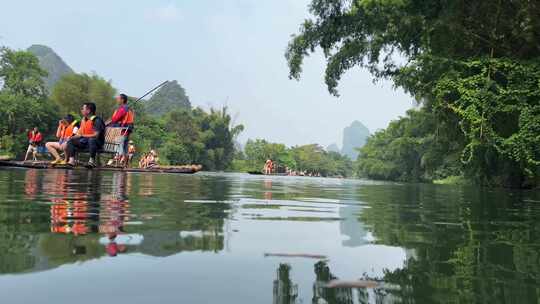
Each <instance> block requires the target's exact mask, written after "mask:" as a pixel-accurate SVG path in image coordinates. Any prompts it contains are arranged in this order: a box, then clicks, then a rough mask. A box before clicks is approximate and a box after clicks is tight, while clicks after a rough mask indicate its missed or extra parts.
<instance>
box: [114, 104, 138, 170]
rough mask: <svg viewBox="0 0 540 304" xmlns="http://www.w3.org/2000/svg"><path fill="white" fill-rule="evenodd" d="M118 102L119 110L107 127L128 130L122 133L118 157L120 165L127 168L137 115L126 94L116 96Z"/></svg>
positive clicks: (115, 112)
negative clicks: (131, 136)
mask: <svg viewBox="0 0 540 304" xmlns="http://www.w3.org/2000/svg"><path fill="white" fill-rule="evenodd" d="M116 102H117V103H118V109H116V110H115V111H114V113H113V115H112V118H111V119H110V120H109V121H108V122H107V127H121V128H126V130H123V131H122V133H121V135H122V136H121V137H120V140H119V144H120V145H119V148H118V151H117V152H118V156H119V157H120V164H121V165H122V166H123V167H126V166H127V164H128V153H129V151H128V150H129V148H128V143H129V135H130V134H131V132H132V131H133V122H134V120H135V115H134V113H133V111H132V110H131V109H130V108H129V107H128V104H127V103H128V97H127V95H126V94H120V95H118V96H116Z"/></svg>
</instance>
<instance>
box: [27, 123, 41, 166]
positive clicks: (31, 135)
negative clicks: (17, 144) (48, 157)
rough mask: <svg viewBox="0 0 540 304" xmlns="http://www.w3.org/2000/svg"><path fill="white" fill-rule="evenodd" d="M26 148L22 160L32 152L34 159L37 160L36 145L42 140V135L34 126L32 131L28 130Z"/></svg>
mask: <svg viewBox="0 0 540 304" xmlns="http://www.w3.org/2000/svg"><path fill="white" fill-rule="evenodd" d="M27 136H28V149H27V150H26V155H25V156H24V161H26V160H27V159H28V155H29V154H30V153H32V157H33V159H34V160H37V153H38V146H39V144H40V143H41V141H43V135H41V133H40V132H39V130H38V128H37V127H34V129H32V131H30V132H28V134H27Z"/></svg>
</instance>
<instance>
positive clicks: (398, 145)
mask: <svg viewBox="0 0 540 304" xmlns="http://www.w3.org/2000/svg"><path fill="white" fill-rule="evenodd" d="M310 8H311V12H312V13H313V15H314V16H315V18H314V19H313V20H306V22H305V23H304V24H303V26H302V29H301V33H300V34H299V35H296V36H294V37H293V40H292V41H291V43H290V44H289V48H288V50H287V53H286V58H287V60H288V63H289V67H290V71H291V77H294V78H299V76H300V73H301V71H302V61H303V58H304V57H305V56H307V55H308V54H309V52H314V51H315V49H316V47H321V48H322V49H323V51H324V53H325V55H326V57H327V61H328V65H327V69H326V83H327V85H328V89H329V90H330V92H331V93H333V94H335V95H337V90H336V87H337V85H338V82H339V80H340V78H341V76H342V75H343V73H345V72H346V71H347V70H348V69H350V68H352V67H353V66H357V65H359V66H362V67H366V68H368V69H369V70H370V71H371V72H372V74H373V75H374V77H376V78H390V79H392V80H393V81H394V83H395V85H396V86H399V87H401V88H403V89H405V90H406V91H407V92H409V93H411V94H412V95H413V96H414V97H415V98H416V100H418V101H419V102H420V103H421V108H420V109H419V112H422V113H421V114H418V115H415V114H412V115H409V116H408V117H406V118H403V119H401V120H400V122H398V123H396V124H394V125H393V126H392V125H391V126H390V127H389V130H386V131H384V132H380V133H379V134H377V135H375V136H373V138H372V139H371V141H374V142H373V143H371V144H369V143H368V146H369V147H366V148H365V149H364V151H363V154H362V155H366V157H368V158H369V159H366V160H364V161H362V160H361V161H360V166H359V168H360V169H361V170H362V171H363V173H364V174H366V175H367V176H369V177H380V178H390V179H396V178H397V179H410V178H411V177H412V178H418V177H422V178H427V179H430V178H432V177H435V176H436V175H437V174H443V175H444V171H445V170H447V169H448V168H447V167H448V162H449V161H453V164H452V165H451V167H452V168H450V169H449V170H448V174H455V173H457V174H460V175H465V176H467V177H469V178H472V179H474V180H476V181H478V182H482V183H488V184H501V185H507V186H525V185H527V184H530V183H531V182H534V180H535V179H536V178H538V176H539V174H538V173H539V172H538V170H539V161H540V153H539V151H538V148H537V147H538V146H540V138H539V137H538V136H537V135H536V134H538V131H539V130H540V129H539V126H540V125H539V115H538V114H539V111H540V102H539V100H540V87H539V85H538V83H539V79H540V77H539V74H538V70H539V69H538V68H539V54H540V18H538V16H539V15H540V4H539V3H538V2H537V1H527V0H519V1H495V2H494V1H487V0H482V1H429V2H426V1H419V0H405V1H359V0H357V1H345V0H323V1H319V0H316V1H315V0H314V1H312V4H311V6H310ZM397 58H400V59H398V60H396V59H397ZM401 58H403V59H405V60H402V59H401ZM417 118H418V119H420V120H416V119H417ZM424 119H427V121H423V120H424ZM424 122H427V125H422V124H423V123H424ZM400 128H405V129H407V128H411V129H414V130H416V131H415V132H412V133H410V134H409V135H407V134H406V133H407V132H406V131H405V130H400ZM390 129H392V130H390ZM402 134H405V135H403V136H405V138H400V136H402ZM389 143H393V147H392V148H389V147H388V146H387V144H389ZM446 146H451V147H450V148H451V150H450V151H448V150H446V149H445V148H446ZM387 149H388V150H389V151H386V150H387ZM362 155H361V156H360V157H364V156H362ZM456 155H459V157H457V158H456ZM410 159H413V160H415V162H413V163H412V164H406V165H405V164H401V162H403V161H409V160H410ZM431 160H435V161H434V162H432V163H431V165H434V166H435V167H430V165H428V163H429V162H430V161H431ZM369 161H372V162H376V164H368V162H369ZM437 163H438V164H440V165H441V167H438V166H437V165H436V164H437ZM396 164H397V165H396ZM424 164H426V165H425V166H424ZM378 168H380V170H379V169H378ZM402 170H406V171H402ZM415 170H416V171H415ZM397 171H399V172H397ZM436 171H437V173H435V172H436Z"/></svg>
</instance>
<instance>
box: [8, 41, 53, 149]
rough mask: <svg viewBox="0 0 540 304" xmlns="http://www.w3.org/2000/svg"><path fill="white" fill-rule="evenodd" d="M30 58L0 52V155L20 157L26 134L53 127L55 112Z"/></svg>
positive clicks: (29, 55) (37, 67) (24, 53)
mask: <svg viewBox="0 0 540 304" xmlns="http://www.w3.org/2000/svg"><path fill="white" fill-rule="evenodd" d="M44 75H46V73H45V72H44V71H43V70H42V69H41V68H40V67H39V64H38V60H37V58H35V56H34V55H32V54H30V53H28V52H24V51H13V50H10V49H8V48H2V49H1V50H0V78H1V79H3V82H4V86H3V87H2V90H0V120H1V121H2V124H0V153H2V154H9V155H12V156H16V155H21V154H23V153H24V152H25V150H26V149H25V148H26V145H27V142H28V141H27V138H26V131H27V130H29V129H31V128H33V127H38V128H39V129H40V130H41V132H42V133H44V134H47V133H48V132H50V131H51V129H52V128H54V127H55V122H56V121H57V119H58V117H57V112H58V111H57V109H56V107H55V106H54V104H52V103H51V102H50V101H49V100H48V99H47V97H46V90H45V87H44V84H43V79H42V78H41V77H42V76H44Z"/></svg>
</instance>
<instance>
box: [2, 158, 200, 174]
mask: <svg viewBox="0 0 540 304" xmlns="http://www.w3.org/2000/svg"><path fill="white" fill-rule="evenodd" d="M0 167H11V168H31V169H52V170H54V169H56V170H58V169H61V170H97V171H117V172H140V173H175V174H194V173H197V172H198V171H200V170H201V166H198V165H193V166H170V167H169V166H158V167H153V168H146V169H143V168H119V167H97V168H93V169H87V168H85V167H83V166H75V167H71V166H53V165H51V164H50V163H49V162H46V161H26V162H24V161H14V160H0Z"/></svg>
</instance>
